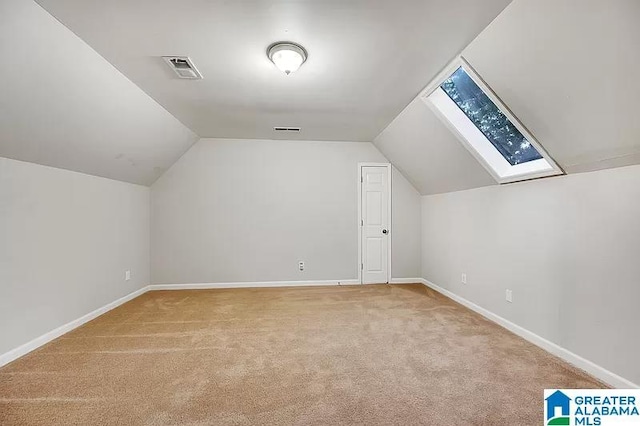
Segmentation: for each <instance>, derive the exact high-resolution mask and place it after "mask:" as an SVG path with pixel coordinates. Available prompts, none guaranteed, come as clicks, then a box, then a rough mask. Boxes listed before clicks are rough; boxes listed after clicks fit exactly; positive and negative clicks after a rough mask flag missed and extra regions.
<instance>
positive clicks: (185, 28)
mask: <svg viewBox="0 0 640 426" xmlns="http://www.w3.org/2000/svg"><path fill="white" fill-rule="evenodd" d="M37 1H38V2H39V3H40V4H41V5H42V6H43V7H44V8H45V9H47V10H48V11H49V12H50V13H51V14H52V15H53V16H55V17H56V18H58V19H59V20H60V21H61V22H62V23H64V24H65V25H66V26H67V27H69V28H70V29H71V30H72V31H74V32H75V33H76V34H78V35H79V36H80V38H82V39H83V40H84V41H86V42H87V43H88V44H89V45H90V46H92V47H93V48H94V49H95V50H96V51H97V52H98V53H100V54H101V55H102V56H104V57H105V58H106V59H107V60H108V61H109V62H111V63H112V64H113V65H114V66H115V67H116V68H118V69H119V70H120V71H122V73H123V74H125V75H126V76H127V77H128V78H129V79H131V81H133V82H134V83H136V84H137V85H138V86H140V87H141V88H142V89H143V90H144V91H145V92H146V93H148V94H149V95H150V96H151V97H152V98H154V99H155V100H156V101H158V102H159V103H160V104H161V105H162V106H164V107H165V108H166V109H167V110H168V111H169V112H171V113H172V114H173V115H174V116H176V117H177V118H178V119H179V120H180V121H182V122H183V123H184V124H185V125H186V126H187V127H189V128H191V129H192V130H193V131H194V132H196V133H197V134H198V135H200V136H201V137H225V138H256V139H274V138H291V135H287V134H285V135H281V134H278V133H275V132H274V131H273V127H274V126H296V127H301V128H302V131H301V132H300V133H299V134H296V135H295V137H296V139H306V140H338V141H340V140H351V141H371V140H373V138H375V137H376V135H378V133H380V131H381V130H382V129H383V128H384V127H385V126H386V125H387V124H389V122H390V121H391V120H393V118H394V117H395V116H396V115H398V113H399V112H400V111H401V110H402V108H404V107H405V106H406V105H407V103H409V101H410V100H411V99H412V98H413V97H414V96H415V95H416V94H417V93H418V92H419V91H420V89H422V87H423V86H424V84H425V83H426V82H427V81H428V80H429V79H430V78H431V77H432V76H433V75H435V73H436V72H438V70H439V69H440V67H442V65H443V64H445V63H446V62H447V61H448V60H449V59H450V58H451V57H452V56H453V55H455V54H456V53H457V52H459V51H460V50H461V49H462V48H464V46H466V45H467V44H468V43H469V42H470V41H471V40H473V38H474V37H475V36H477V35H478V34H479V33H480V31H482V29H483V28H485V27H486V26H487V24H488V23H489V22H491V20H492V19H494V18H495V17H496V16H497V15H498V13H500V11H501V10H502V9H503V8H504V7H505V6H506V5H507V4H508V2H509V1H510V0H484V1H482V2H478V1H476V0H457V1H455V2H452V1H449V0H400V1H388V0H329V1H317V0H298V1H291V0H252V1H228V0H181V1H175V0H135V1H131V0H110V1H104V0H37ZM281 40H291V41H294V42H297V43H300V44H302V45H303V46H304V47H305V48H306V49H307V51H308V52H309V59H308V60H307V62H306V63H305V64H304V66H303V67H302V68H300V70H299V71H298V72H296V73H295V74H292V75H290V76H287V75H284V74H283V73H282V72H280V71H279V70H278V69H276V68H275V67H274V66H273V64H271V63H270V62H269V59H268V58H267V56H266V54H265V52H266V49H267V46H269V44H271V43H273V42H277V41H281ZM162 55H185V56H189V57H190V58H191V59H192V60H193V61H194V62H195V64H196V66H197V67H198V69H199V70H200V71H201V72H202V74H203V75H204V80H202V81H184V80H179V79H177V78H176V77H175V76H174V75H173V73H172V72H171V71H170V70H169V69H168V68H167V66H166V65H165V64H164V62H163V61H162V60H161V58H160V57H161V56H162Z"/></svg>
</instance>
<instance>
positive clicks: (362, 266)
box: [360, 263, 364, 271]
mask: <svg viewBox="0 0 640 426" xmlns="http://www.w3.org/2000/svg"><path fill="white" fill-rule="evenodd" d="M360 270H361V271H364V263H361V264H360Z"/></svg>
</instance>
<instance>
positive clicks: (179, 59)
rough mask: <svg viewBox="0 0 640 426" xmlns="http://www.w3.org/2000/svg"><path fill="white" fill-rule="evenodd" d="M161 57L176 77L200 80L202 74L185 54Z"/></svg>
mask: <svg viewBox="0 0 640 426" xmlns="http://www.w3.org/2000/svg"><path fill="white" fill-rule="evenodd" d="M162 59H164V61H165V62H166V63H167V65H169V67H171V69H172V70H173V72H175V73H176V75H177V76H178V78H184V79H187V80H201V79H202V74H200V71H198V69H197V68H196V66H195V65H193V61H191V59H190V58H188V57H187V56H163V57H162Z"/></svg>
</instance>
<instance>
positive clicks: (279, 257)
mask: <svg viewBox="0 0 640 426" xmlns="http://www.w3.org/2000/svg"><path fill="white" fill-rule="evenodd" d="M365 161H373V162H387V160H386V158H385V157H384V156H383V155H382V154H380V152H379V151H378V150H377V149H376V148H375V147H374V146H373V145H372V144H370V143H362V142H358V143H355V142H302V141H267V140H222V139H201V140H200V141H199V142H198V143H196V144H195V145H194V146H193V147H192V148H191V149H190V150H189V151H188V152H187V153H186V154H185V155H184V156H183V157H182V158H181V159H180V160H179V161H178V162H177V163H176V164H175V165H174V166H173V167H172V168H171V169H170V170H169V171H167V173H166V174H164V175H163V176H162V177H161V178H160V179H159V180H158V181H157V182H156V183H155V184H154V185H153V186H152V188H151V205H152V221H151V223H152V225H151V227H152V244H151V247H152V250H151V252H152V261H151V270H152V281H153V283H155V284H162V283H172V284H180V283H210V282H255V281H306V280H345V279H356V278H357V250H358V246H357V239H358V237H357V235H358V234H357V231H358V228H357V220H358V218H357V180H356V177H357V163H358V162H365ZM392 179H393V191H394V194H393V196H394V200H393V201H394V205H393V216H394V219H395V220H394V222H393V229H394V230H393V231H392V232H394V235H393V236H394V239H393V248H394V249H395V252H394V256H393V276H394V277H401V278H404V277H416V276H419V272H420V240H419V236H418V235H417V234H418V231H417V230H418V229H420V215H419V207H418V206H419V202H420V199H419V195H418V193H417V192H416V191H415V190H414V189H413V188H412V187H411V186H410V184H409V183H408V182H407V181H406V180H405V179H404V178H403V177H402V175H400V174H399V173H397V172H394V174H393V177H392ZM398 257H400V258H398ZM299 260H302V261H304V262H305V263H306V270H305V271H304V272H300V271H298V269H297V264H298V261H299Z"/></svg>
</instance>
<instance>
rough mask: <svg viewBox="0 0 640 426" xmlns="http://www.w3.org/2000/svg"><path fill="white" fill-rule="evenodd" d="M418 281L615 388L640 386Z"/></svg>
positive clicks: (476, 306)
mask: <svg viewBox="0 0 640 426" xmlns="http://www.w3.org/2000/svg"><path fill="white" fill-rule="evenodd" d="M419 282H421V283H422V284H424V285H426V286H427V287H429V288H431V289H433V290H435V291H437V292H438V293H441V294H442V295H444V296H447V297H448V298H450V299H452V300H455V301H456V302H458V303H460V304H461V305H464V306H466V307H467V308H469V309H471V310H472V311H475V312H477V313H479V314H480V315H482V316H483V317H485V318H487V319H488V320H491V321H493V322H495V323H497V324H498V325H500V326H502V327H504V328H506V329H507V330H509V331H511V332H512V333H514V334H517V335H518V336H520V337H522V338H523V339H525V340H527V341H529V342H531V343H533V344H534V345H536V346H538V347H540V348H542V349H544V350H545V351H547V352H549V353H551V354H553V355H555V356H557V357H558V358H561V359H563V360H564V361H566V362H568V363H569V364H572V365H574V366H576V367H578V368H580V369H581V370H584V371H585V372H587V373H589V374H591V375H592V376H593V377H596V378H597V379H600V380H602V381H603V382H605V383H607V384H609V385H611V386H613V387H615V388H619V389H638V388H640V386H638V385H637V384H635V383H633V382H631V381H629V380H627V379H625V378H624V377H620V376H618V375H617V374H615V373H612V372H611V371H609V370H607V369H606V368H603V367H601V366H599V365H597V364H595V363H593V362H591V361H589V360H587V359H584V358H582V357H581V356H580V355H576V354H574V353H573V352H571V351H569V350H567V349H565V348H563V347H561V346H558V345H557V344H555V343H553V342H550V341H549V340H547V339H545V338H543V337H540V336H538V335H537V334H535V333H532V332H531V331H529V330H527V329H525V328H523V327H520V326H519V325H516V324H514V323H512V322H511V321H509V320H507V319H505V318H502V317H501V316H499V315H496V314H494V313H493V312H491V311H489V310H487V309H485V308H483V307H480V306H478V305H476V304H475V303H473V302H470V301H469V300H467V299H465V298H463V297H460V296H458V295H457V294H455V293H452V292H450V291H449V290H446V289H444V288H442V287H439V286H437V285H435V284H433V283H432V282H430V281H428V280H426V279H424V278H421V279H420V280H419Z"/></svg>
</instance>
